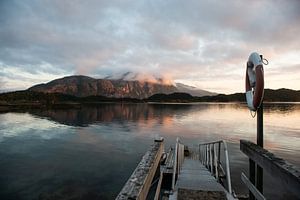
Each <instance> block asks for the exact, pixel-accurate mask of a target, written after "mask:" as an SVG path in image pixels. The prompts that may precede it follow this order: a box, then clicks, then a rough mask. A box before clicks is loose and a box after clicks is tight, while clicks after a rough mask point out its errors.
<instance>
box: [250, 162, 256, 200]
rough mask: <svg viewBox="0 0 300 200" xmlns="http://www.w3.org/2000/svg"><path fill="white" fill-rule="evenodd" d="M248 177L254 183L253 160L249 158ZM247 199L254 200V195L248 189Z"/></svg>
mask: <svg viewBox="0 0 300 200" xmlns="http://www.w3.org/2000/svg"><path fill="white" fill-rule="evenodd" d="M249 177H250V178H249V179H250V181H251V183H252V184H253V185H255V162H254V161H253V160H252V159H250V158H249ZM249 199H250V200H255V197H254V195H253V194H252V192H251V191H250V190H249Z"/></svg>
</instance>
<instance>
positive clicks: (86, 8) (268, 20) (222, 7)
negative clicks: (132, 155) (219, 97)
mask: <svg viewBox="0 0 300 200" xmlns="http://www.w3.org/2000/svg"><path fill="white" fill-rule="evenodd" d="M299 10H300V2H299V1H296V0H291V1H235V0H230V1H144V0H143V1H130V0H128V1H127V0H126V1H118V0H113V1H96V0H91V1H77V0H76V1H61V0H54V1H53V0H49V1H48V0H45V1H39V0H25V1H14V0H4V1H1V2H0V26H1V28H0V92H3V91H12V90H20V89H27V88H28V87H30V86H32V85H34V84H38V83H44V82H48V81H51V80H53V79H56V78H61V77H64V76H70V75H78V74H80V75H87V76H91V77H94V78H105V77H115V76H119V75H120V74H123V73H126V72H131V73H134V74H137V76H135V78H136V79H138V80H144V81H150V82H151V81H155V79H156V78H161V79H162V80H163V82H164V83H168V84H170V83H171V84H172V83H175V82H180V83H184V84H188V85H191V86H196V87H198V88H200V89H205V90H209V91H211V92H217V93H234V92H243V91H244V76H245V74H244V73H245V65H246V61H247V59H248V56H249V54H250V53H251V52H252V51H257V52H259V53H261V54H263V55H264V57H265V58H267V59H268V60H269V63H270V64H269V65H268V66H266V67H265V87H266V88H272V89H277V88H290V89H295V90H300V78H299V77H300V39H299V35H300V26H299V21H300V12H299Z"/></svg>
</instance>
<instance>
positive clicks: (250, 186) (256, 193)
mask: <svg viewBox="0 0 300 200" xmlns="http://www.w3.org/2000/svg"><path fill="white" fill-rule="evenodd" d="M241 179H242V181H243V182H244V183H245V185H246V186H247V188H248V189H249V190H250V191H251V193H252V194H253V195H254V196H255V198H256V199H257V200H266V198H265V197H264V195H262V194H261V193H260V192H259V191H258V189H257V188H256V187H255V186H254V185H253V184H252V183H251V182H250V180H249V179H248V178H247V176H246V175H245V174H244V173H242V175H241Z"/></svg>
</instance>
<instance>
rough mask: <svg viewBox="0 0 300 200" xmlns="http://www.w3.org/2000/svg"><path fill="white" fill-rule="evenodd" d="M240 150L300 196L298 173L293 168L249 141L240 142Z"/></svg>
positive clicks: (299, 177)
mask: <svg viewBox="0 0 300 200" xmlns="http://www.w3.org/2000/svg"><path fill="white" fill-rule="evenodd" d="M240 149H241V151H242V152H243V153H245V154H246V155H247V156H248V157H249V158H250V159H252V160H253V161H254V162H255V163H256V164H258V165H259V166H260V167H262V168H263V169H264V171H266V172H267V173H269V174H271V175H272V176H273V177H274V178H276V179H277V180H278V181H280V182H281V183H282V184H284V185H286V186H287V188H288V189H289V190H290V191H291V192H293V193H294V194H295V195H297V196H300V189H299V188H300V172H299V170H298V169H297V168H296V167H295V166H293V165H292V164H290V163H288V162H287V161H285V160H283V159H282V158H279V157H276V156H275V155H274V154H272V153H271V152H269V151H267V150H266V149H263V148H261V147H259V146H258V145H256V144H254V143H252V142H250V141H246V140H241V141H240Z"/></svg>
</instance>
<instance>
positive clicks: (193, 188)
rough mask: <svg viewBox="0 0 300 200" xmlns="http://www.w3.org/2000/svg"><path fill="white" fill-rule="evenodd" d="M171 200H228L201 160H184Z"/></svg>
mask: <svg viewBox="0 0 300 200" xmlns="http://www.w3.org/2000/svg"><path fill="white" fill-rule="evenodd" d="M169 199H170V200H173V199H174V200H175V199H178V200H183V199H208V200H209V199H224V200H225V199H227V198H226V192H225V190H224V188H223V186H222V185H221V184H220V183H218V182H217V180H216V178H215V177H213V176H212V175H211V172H210V171H209V170H208V169H207V168H206V167H205V166H204V165H202V164H201V163H200V161H199V160H194V159H191V158H187V159H185V160H184V162H183V165H182V168H181V170H180V174H179V175H178V179H177V182H176V186H175V190H174V193H173V195H171V196H170V198H169Z"/></svg>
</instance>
